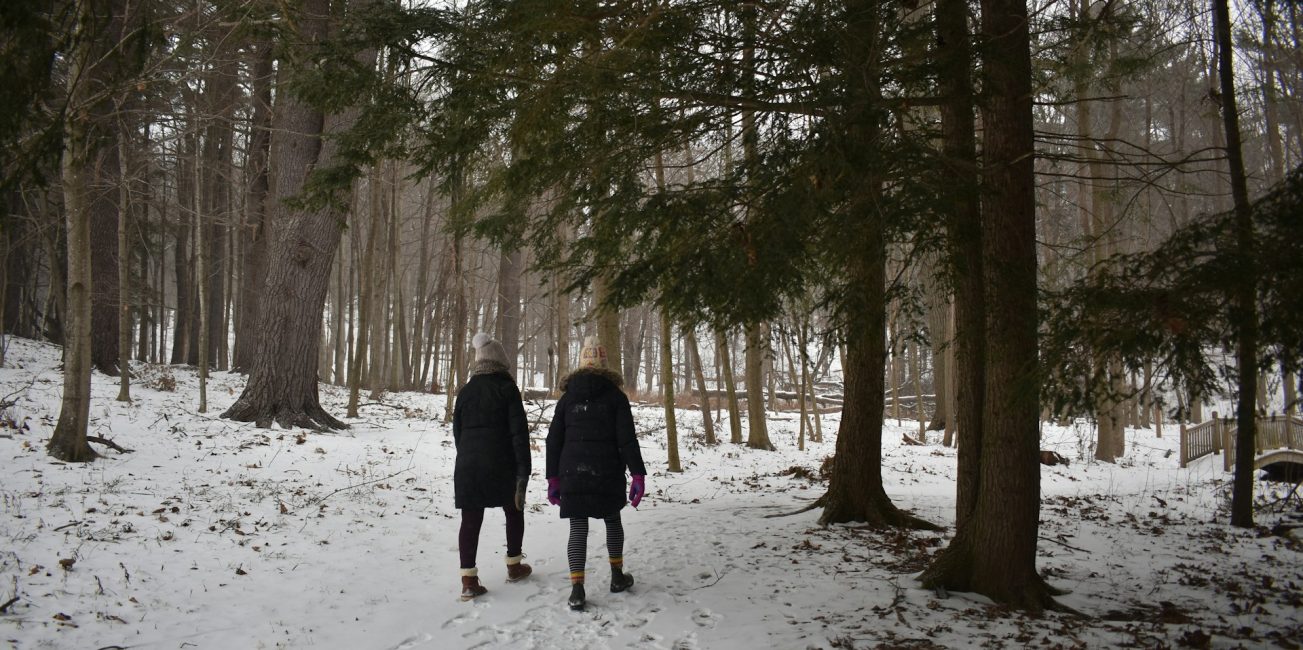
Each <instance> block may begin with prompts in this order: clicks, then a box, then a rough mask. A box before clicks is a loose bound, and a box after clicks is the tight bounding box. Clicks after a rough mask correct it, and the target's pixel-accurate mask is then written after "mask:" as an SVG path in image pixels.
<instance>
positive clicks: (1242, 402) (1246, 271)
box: [1213, 0, 1258, 528]
mask: <svg viewBox="0 0 1303 650" xmlns="http://www.w3.org/2000/svg"><path fill="white" fill-rule="evenodd" d="M1227 4H1228V3H1227V1H1226V0H1213V15H1214V24H1215V28H1216V29H1215V31H1216V38H1217V46H1218V55H1219V56H1218V62H1217V63H1218V65H1217V71H1218V75H1219V77H1220V81H1221V92H1222V99H1221V109H1222V127H1223V129H1224V131H1225V134H1226V162H1227V164H1228V166H1229V167H1230V172H1231V198H1232V200H1233V201H1234V203H1235V244H1236V257H1237V258H1239V259H1238V261H1239V264H1240V266H1241V268H1240V269H1239V273H1240V275H1241V277H1239V278H1238V283H1237V284H1238V286H1237V287H1236V288H1235V290H1234V294H1233V296H1232V305H1231V320H1232V322H1233V323H1234V324H1235V327H1236V328H1237V329H1238V332H1237V333H1236V337H1235V338H1236V341H1235V344H1236V346H1235V347H1236V350H1235V362H1236V372H1237V374H1238V375H1239V377H1238V380H1239V393H1238V395H1237V403H1236V413H1235V415H1236V419H1237V422H1236V432H1235V477H1234V479H1233V481H1232V485H1231V525H1233V526H1238V527H1241V528H1252V527H1253V477H1254V468H1253V460H1254V439H1255V438H1256V437H1257V417H1256V415H1257V414H1256V412H1255V410H1256V409H1255V408H1254V406H1255V402H1256V398H1257V393H1258V386H1257V384H1258V352H1257V349H1258V307H1257V303H1256V302H1255V297H1256V295H1257V291H1258V276H1257V273H1258V271H1257V268H1256V265H1255V263H1254V234H1253V214H1252V208H1251V206H1250V205H1249V188H1248V182H1247V181H1246V179H1245V174H1244V154H1243V147H1242V146H1241V144H1240V116H1239V104H1238V103H1237V102H1236V100H1235V72H1234V70H1235V68H1234V67H1233V66H1232V41H1231V16H1230V9H1229V7H1228V6H1227Z"/></svg>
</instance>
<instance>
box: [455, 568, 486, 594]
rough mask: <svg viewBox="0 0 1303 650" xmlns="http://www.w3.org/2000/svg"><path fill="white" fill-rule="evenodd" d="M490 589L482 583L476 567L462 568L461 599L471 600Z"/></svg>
mask: <svg viewBox="0 0 1303 650" xmlns="http://www.w3.org/2000/svg"><path fill="white" fill-rule="evenodd" d="M488 592H489V590H488V589H486V588H485V587H484V585H482V584H480V579H479V572H478V571H476V570H475V569H462V570H461V599H462V600H470V599H472V598H474V597H476V596H483V595H484V594H486V593H488Z"/></svg>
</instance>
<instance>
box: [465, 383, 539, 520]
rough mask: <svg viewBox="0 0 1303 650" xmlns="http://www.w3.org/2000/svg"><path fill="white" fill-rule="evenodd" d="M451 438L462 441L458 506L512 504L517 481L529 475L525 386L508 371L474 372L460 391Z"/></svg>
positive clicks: (503, 505) (494, 506)
mask: <svg viewBox="0 0 1303 650" xmlns="http://www.w3.org/2000/svg"><path fill="white" fill-rule="evenodd" d="M452 437H453V441H454V442H455V443H456V445H457V465H456V468H455V469H454V470H453V475H452V481H453V494H454V498H453V500H454V503H455V505H456V506H457V507H458V508H501V507H505V506H508V505H511V504H512V502H513V501H514V500H515V494H516V479H517V478H528V477H529V469H530V468H529V426H528V425H527V423H526V421H525V405H524V403H522V401H521V399H520V390H519V389H518V388H516V382H515V381H514V380H512V378H511V375H509V374H507V372H506V370H505V369H502V370H496V371H493V372H478V373H476V374H473V375H471V378H470V381H468V382H466V386H465V387H463V388H462V389H461V392H459V393H457V403H456V406H454V407H453V412H452Z"/></svg>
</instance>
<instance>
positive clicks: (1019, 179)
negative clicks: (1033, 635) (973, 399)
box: [922, 0, 1055, 611]
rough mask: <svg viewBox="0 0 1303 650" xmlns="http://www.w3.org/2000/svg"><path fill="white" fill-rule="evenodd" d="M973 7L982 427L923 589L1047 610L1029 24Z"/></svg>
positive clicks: (1002, 3) (998, 4) (1019, 13)
mask: <svg viewBox="0 0 1303 650" xmlns="http://www.w3.org/2000/svg"><path fill="white" fill-rule="evenodd" d="M981 6H982V31H983V33H984V35H985V37H986V42H987V45H988V48H987V49H986V50H985V51H986V52H987V53H988V54H987V55H986V57H985V58H984V61H983V72H984V77H985V83H984V84H983V86H984V88H985V90H986V100H985V103H984V108H983V120H982V121H983V124H984V127H985V128H984V133H983V136H984V137H983V151H984V172H983V181H984V182H983V194H982V199H983V207H982V225H983V231H984V232H983V235H984V237H983V239H982V251H983V257H984V258H985V260H986V262H987V263H986V265H985V269H984V270H985V276H984V278H985V284H986V290H987V291H986V296H987V299H988V303H987V305H988V307H989V309H988V310H987V317H986V322H987V327H986V330H985V331H986V336H987V349H986V370H987V377H986V386H985V393H984V399H985V404H984V414H983V415H984V417H983V420H984V424H985V427H986V428H985V431H983V436H982V445H981V448H980V453H981V455H980V464H981V465H980V468H981V469H980V476H979V480H978V485H977V488H978V491H977V499H976V502H975V504H974V508H973V511H972V513H971V514H970V515H969V516H968V518H967V521H966V522H965V524H964V525H963V526H962V527H961V528H959V530H958V532H957V534H956V536H955V538H954V539H953V540H952V541H951V543H950V545H949V546H948V547H947V548H946V549H944V550H943V551H942V552H941V553H939V554H938V555H937V557H936V560H935V561H934V563H933V564H932V566H931V567H929V568H928V569H927V570H926V571H924V573H923V576H922V580H923V583H924V584H925V585H927V586H931V587H936V586H944V587H946V588H949V589H952V590H956V591H975V592H977V593H980V594H983V595H985V596H987V597H989V598H991V599H992V600H994V601H996V602H999V603H1007V604H1010V605H1013V606H1015V607H1018V608H1023V609H1027V610H1031V611H1041V610H1042V609H1044V608H1046V607H1050V606H1055V603H1054V601H1053V598H1052V594H1051V591H1052V590H1051V589H1050V588H1049V586H1048V585H1047V584H1046V583H1045V581H1044V580H1043V579H1042V578H1041V577H1040V575H1038V574H1037V572H1036V540H1037V531H1038V526H1039V511H1040V464H1039V454H1038V451H1039V450H1038V447H1039V437H1040V436H1039V418H1040V404H1039V377H1038V370H1039V369H1038V361H1037V341H1036V336H1037V332H1036V330H1037V317H1036V203H1035V183H1034V170H1033V164H1032V163H1033V155H1032V152H1033V147H1034V144H1033V138H1032V90H1031V56H1030V37H1029V34H1028V16H1027V6H1026V3H1025V2H1024V1H1023V0H982V5H981ZM961 434H962V432H961ZM961 440H962V438H961Z"/></svg>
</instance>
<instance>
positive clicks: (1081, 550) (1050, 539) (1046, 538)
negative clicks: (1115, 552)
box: [1037, 535, 1090, 553]
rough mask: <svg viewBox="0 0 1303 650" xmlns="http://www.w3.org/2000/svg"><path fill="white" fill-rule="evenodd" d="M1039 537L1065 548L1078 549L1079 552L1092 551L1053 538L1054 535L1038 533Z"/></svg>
mask: <svg viewBox="0 0 1303 650" xmlns="http://www.w3.org/2000/svg"><path fill="white" fill-rule="evenodd" d="M1037 539H1042V540H1045V541H1047V542H1054V543H1055V544H1058V545H1059V546H1062V547H1063V548H1066V549H1071V550H1074V551H1077V552H1078V553H1089V552H1090V551H1087V550H1086V549H1084V548H1077V547H1076V546H1073V545H1071V544H1068V543H1066V542H1061V541H1059V540H1057V539H1054V538H1052V537H1046V536H1044V535H1037Z"/></svg>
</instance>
